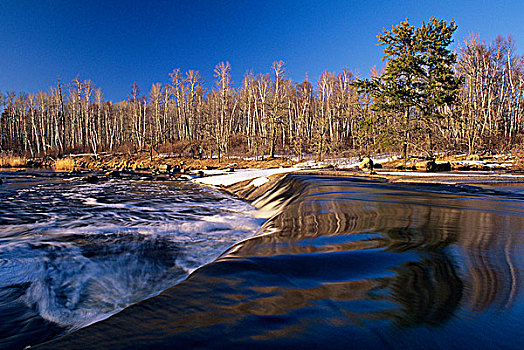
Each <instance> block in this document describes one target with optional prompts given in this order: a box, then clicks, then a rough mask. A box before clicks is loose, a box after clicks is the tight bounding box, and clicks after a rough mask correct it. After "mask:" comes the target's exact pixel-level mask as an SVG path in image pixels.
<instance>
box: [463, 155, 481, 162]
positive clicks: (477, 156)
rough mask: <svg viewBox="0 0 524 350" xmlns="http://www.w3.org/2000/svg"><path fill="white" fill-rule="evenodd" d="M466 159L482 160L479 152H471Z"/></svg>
mask: <svg viewBox="0 0 524 350" xmlns="http://www.w3.org/2000/svg"><path fill="white" fill-rule="evenodd" d="M466 160H473V161H478V160H480V156H479V155H478V154H470V155H468V156H467V157H466Z"/></svg>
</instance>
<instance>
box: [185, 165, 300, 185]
mask: <svg viewBox="0 0 524 350" xmlns="http://www.w3.org/2000/svg"><path fill="white" fill-rule="evenodd" d="M296 170H299V169H298V168H275V169H241V170H235V172H233V173H223V174H222V175H214V176H207V177H202V178H198V179H194V180H193V181H194V182H196V183H201V184H205V185H212V186H229V185H232V184H234V183H237V182H242V181H246V180H251V179H259V178H260V180H259V181H258V182H257V184H258V186H260V185H262V183H260V182H262V181H264V180H263V178H266V177H268V176H271V175H275V174H283V173H289V172H292V171H296ZM266 180H268V179H266ZM268 181H269V180H268ZM253 182H255V181H253ZM253 185H255V184H253ZM255 186H256V185H255Z"/></svg>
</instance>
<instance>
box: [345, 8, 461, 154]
mask: <svg viewBox="0 0 524 350" xmlns="http://www.w3.org/2000/svg"><path fill="white" fill-rule="evenodd" d="M456 29H457V26H456V25H455V21H451V22H449V23H447V22H446V21H444V20H439V19H437V18H435V17H433V18H431V19H430V21H429V22H428V23H423V24H422V26H421V27H420V28H415V27H414V26H413V25H411V24H409V20H408V19H406V20H405V21H404V22H401V23H400V24H399V25H397V26H393V28H392V29H391V31H388V30H386V29H384V30H383V32H382V33H381V34H379V35H378V36H377V38H378V40H379V43H380V45H383V46H385V48H384V53H385V56H384V57H383V59H382V60H385V61H387V63H386V66H385V69H384V72H383V73H382V74H381V75H379V76H376V77H372V78H371V79H370V80H368V79H364V80H358V81H356V82H355V86H356V87H357V88H358V89H359V91H360V92H371V95H372V96H373V106H372V108H373V109H374V110H376V111H383V112H390V113H394V114H395V115H397V116H401V118H402V119H401V121H400V124H401V126H402V127H401V130H400V132H401V133H402V138H403V152H404V159H407V151H408V144H409V142H410V141H409V140H410V132H411V131H412V125H411V124H412V119H413V117H414V116H415V115H418V116H420V117H422V118H424V119H425V120H429V119H431V118H433V117H442V116H444V115H445V114H446V113H449V111H450V107H451V106H452V105H453V103H454V102H455V98H456V96H457V92H458V89H459V86H460V80H459V79H458V78H456V77H455V74H454V71H453V65H454V64H455V61H456V55H455V54H454V53H452V52H451V51H450V50H449V49H448V46H449V45H450V44H451V43H452V42H453V39H452V36H453V33H454V32H455V30H456ZM427 124H428V125H429V123H427ZM428 137H429V140H431V135H430V134H429V135H428ZM429 147H431V145H430V146H429Z"/></svg>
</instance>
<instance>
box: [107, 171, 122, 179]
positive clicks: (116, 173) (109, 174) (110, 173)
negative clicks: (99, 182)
mask: <svg viewBox="0 0 524 350" xmlns="http://www.w3.org/2000/svg"><path fill="white" fill-rule="evenodd" d="M105 175H106V176H107V177H113V178H120V177H121V174H120V171H118V170H112V171H108V172H107V173H106V174H105Z"/></svg>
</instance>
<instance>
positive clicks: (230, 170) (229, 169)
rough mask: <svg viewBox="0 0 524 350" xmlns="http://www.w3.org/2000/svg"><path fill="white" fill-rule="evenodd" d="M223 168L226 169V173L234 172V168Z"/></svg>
mask: <svg viewBox="0 0 524 350" xmlns="http://www.w3.org/2000/svg"><path fill="white" fill-rule="evenodd" d="M225 170H226V172H228V173H234V172H235V168H227V169H225Z"/></svg>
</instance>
